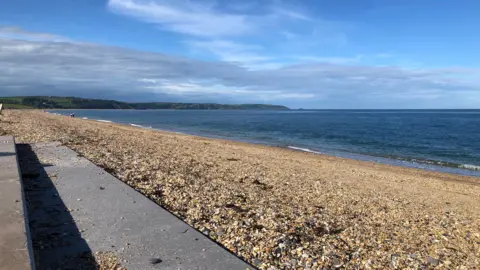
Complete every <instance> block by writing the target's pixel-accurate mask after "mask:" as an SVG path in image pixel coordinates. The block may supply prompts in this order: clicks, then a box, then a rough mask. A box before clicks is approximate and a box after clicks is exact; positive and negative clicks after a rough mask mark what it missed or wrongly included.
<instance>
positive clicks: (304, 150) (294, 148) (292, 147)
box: [287, 146, 323, 154]
mask: <svg viewBox="0 0 480 270" xmlns="http://www.w3.org/2000/svg"><path fill="white" fill-rule="evenodd" d="M287 148H289V149H292V150H298V151H302V152H308V153H313V154H323V153H322V152H318V151H314V150H311V149H308V148H301V147H296V146H287Z"/></svg>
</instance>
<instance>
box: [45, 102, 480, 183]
mask: <svg viewBox="0 0 480 270" xmlns="http://www.w3.org/2000/svg"><path fill="white" fill-rule="evenodd" d="M57 111H62V110H53V112H48V111H47V113H51V114H57V115H63V114H58V113H57ZM66 111H71V110H66ZM75 111H78V110H75ZM87 111H91V110H87ZM81 119H83V120H91V121H98V122H105V123H112V124H119V125H127V126H133V127H137V128H144V129H149V130H155V131H164V132H172V133H176V134H185V135H192V136H199V137H205V138H212V139H223V140H228V141H234V142H244V143H249V144H256V145H266V146H273V147H279V148H284V149H291V150H296V151H301V152H307V153H313V154H319V155H327V156H334V157H339V158H346V159H354V160H359V161H366V162H375V163H379V164H386V165H392V166H400V167H406V168H414V169H421V170H427V171H434V172H441V173H452V174H457V175H464V176H473V177H480V166H479V165H472V164H464V163H454V162H449V161H439V160H433V159H420V158H412V157H410V158H409V157H406V156H393V155H380V154H373V153H372V154H366V153H357V152H348V151H345V150H334V149H313V148H312V149H311V148H308V147H309V146H303V145H298V144H295V143H293V144H285V143H283V144H278V143H275V142H272V141H265V140H258V139H254V138H242V137H237V136H231V137H230V136H225V135H223V136H222V135H215V134H214V133H209V132H206V131H197V132H195V131H184V130H182V131H179V130H175V129H174V128H171V129H169V128H158V127H152V126H143V125H140V124H137V123H130V122H122V121H118V120H104V119H96V118H90V119H89V118H87V117H82V118H81ZM117 121H118V122H117Z"/></svg>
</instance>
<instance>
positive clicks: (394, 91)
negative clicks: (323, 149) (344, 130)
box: [0, 38, 480, 108]
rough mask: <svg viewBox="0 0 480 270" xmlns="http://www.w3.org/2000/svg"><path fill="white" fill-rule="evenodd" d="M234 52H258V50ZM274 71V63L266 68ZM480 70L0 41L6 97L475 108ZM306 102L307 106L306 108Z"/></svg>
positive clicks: (0, 87)
mask: <svg viewBox="0 0 480 270" xmlns="http://www.w3.org/2000/svg"><path fill="white" fill-rule="evenodd" d="M216 46H219V47H226V48H228V49H230V50H233V51H234V50H236V49H237V50H240V51H242V50H246V51H249V50H251V51H253V52H255V50H256V47H248V46H247V47H246V48H245V47H242V46H240V47H236V44H230V43H228V42H226V43H225V42H218V43H217V44H216ZM267 64H268V63H267ZM479 75H480V71H479V70H478V69H468V68H450V69H425V68H424V69H404V68H399V67H375V66H362V65H360V64H358V63H357V64H350V63H343V64H341V65H339V64H334V63H319V62H312V63H308V64H296V65H287V66H280V67H276V68H273V67H272V68H270V69H250V68H246V67H244V66H242V65H239V64H237V63H232V62H224V61H200V60H194V59H188V58H182V57H174V56H169V55H164V54H160V53H146V52H138V51H132V50H128V49H122V48H117V47H108V46H102V45H97V44H84V43H74V42H52V41H32V40H29V39H27V40H17V39H5V38H4V39H0V95H73V96H89V97H100V98H111V99H112V98H113V99H130V100H176V101H196V102H202V101H216V102H224V101H226V100H229V101H234V102H237V103H242V102H264V101H269V100H273V101H275V103H280V104H285V105H289V104H290V103H291V102H292V100H293V99H295V100H297V101H298V102H297V101H296V103H295V104H300V103H301V104H305V105H304V106H303V107H318V106H319V105H318V104H319V102H322V103H321V104H328V106H330V107H336V108H351V107H357V108H358V107H360V106H368V107H370V108H379V107H383V108H385V107H396V108H402V107H403V108H406V107H408V108H415V107H416V108H418V107H422V106H425V104H435V105H436V107H438V108H452V107H466V106H476V107H478V104H476V105H475V104H474V103H473V102H472V100H478V99H479V97H480V82H479V81H478V77H479ZM299 102H300V103H299Z"/></svg>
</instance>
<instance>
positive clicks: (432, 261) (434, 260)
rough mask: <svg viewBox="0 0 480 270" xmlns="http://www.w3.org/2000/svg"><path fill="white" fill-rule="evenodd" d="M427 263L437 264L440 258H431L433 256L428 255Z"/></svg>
mask: <svg viewBox="0 0 480 270" xmlns="http://www.w3.org/2000/svg"><path fill="white" fill-rule="evenodd" d="M427 263H428V264H430V265H434V266H436V265H439V264H440V260H439V259H436V258H433V257H430V256H428V258H427Z"/></svg>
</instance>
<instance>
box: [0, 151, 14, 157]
mask: <svg viewBox="0 0 480 270" xmlns="http://www.w3.org/2000/svg"><path fill="white" fill-rule="evenodd" d="M14 155H15V154H14V153H4V152H0V157H8V156H14Z"/></svg>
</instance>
